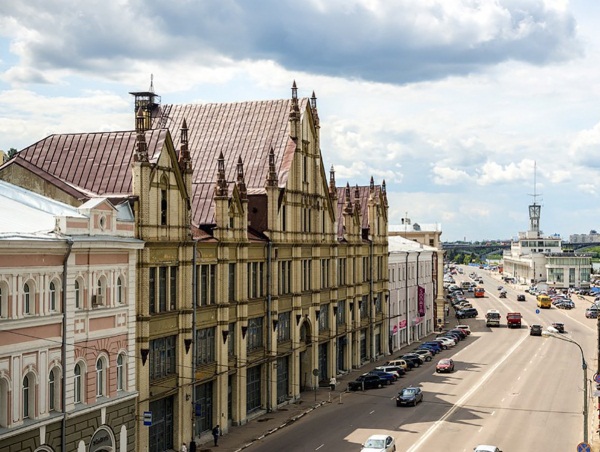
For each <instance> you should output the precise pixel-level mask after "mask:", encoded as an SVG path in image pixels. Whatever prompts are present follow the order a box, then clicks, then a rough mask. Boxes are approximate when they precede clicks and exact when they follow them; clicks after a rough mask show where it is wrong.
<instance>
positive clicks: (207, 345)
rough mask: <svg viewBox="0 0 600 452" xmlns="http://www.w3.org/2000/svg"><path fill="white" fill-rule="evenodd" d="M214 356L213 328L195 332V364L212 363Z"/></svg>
mask: <svg viewBox="0 0 600 452" xmlns="http://www.w3.org/2000/svg"><path fill="white" fill-rule="evenodd" d="M215 355H216V344H215V328H214V327H212V328H203V329H200V330H197V331H196V364H207V363H214V362H215Z"/></svg>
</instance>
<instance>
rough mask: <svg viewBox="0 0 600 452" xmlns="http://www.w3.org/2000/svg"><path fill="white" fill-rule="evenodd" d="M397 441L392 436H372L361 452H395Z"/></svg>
mask: <svg viewBox="0 0 600 452" xmlns="http://www.w3.org/2000/svg"><path fill="white" fill-rule="evenodd" d="M395 450H396V440H395V439H394V437H393V436H390V435H371V436H369V438H367V440H366V441H365V443H364V444H363V446H362V449H361V450H360V452H394V451H395Z"/></svg>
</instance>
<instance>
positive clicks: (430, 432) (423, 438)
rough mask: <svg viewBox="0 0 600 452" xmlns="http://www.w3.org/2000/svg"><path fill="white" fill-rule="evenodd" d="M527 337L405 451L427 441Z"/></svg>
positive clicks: (411, 451) (413, 449) (518, 342)
mask: <svg viewBox="0 0 600 452" xmlns="http://www.w3.org/2000/svg"><path fill="white" fill-rule="evenodd" d="M528 337H529V335H522V336H521V339H520V340H519V341H517V342H516V343H515V345H513V346H512V348H511V349H510V350H508V351H507V352H506V354H505V355H504V357H503V358H502V359H501V360H499V361H498V362H497V363H496V364H494V365H493V366H492V367H491V368H490V369H489V370H488V371H487V372H486V374H485V375H484V376H483V378H481V380H479V382H478V383H477V384H476V385H475V386H472V387H471V389H470V390H469V391H468V392H467V393H466V394H465V395H463V396H462V397H461V398H460V399H459V400H458V402H456V403H455V404H454V406H453V407H452V408H450V409H449V410H448V412H447V413H446V414H444V415H443V416H442V417H441V418H440V419H439V420H437V421H435V423H434V424H433V425H432V426H431V427H429V429H427V431H426V432H425V433H424V434H423V435H422V436H421V438H419V441H417V442H416V443H415V444H413V445H412V446H411V447H410V449H408V450H407V451H406V452H415V451H417V450H418V448H419V447H421V446H422V445H423V444H424V443H425V441H427V439H428V438H429V437H430V436H431V435H433V434H434V432H435V431H436V430H437V429H438V428H439V427H440V426H441V425H442V423H444V422H445V421H446V419H448V418H449V417H450V416H452V415H453V414H454V412H455V411H456V410H458V409H459V408H462V407H463V406H464V405H465V403H466V402H467V400H469V398H470V397H471V396H472V395H473V394H474V393H475V391H477V390H478V389H479V388H480V387H481V386H482V385H483V384H484V383H485V382H486V381H487V380H488V378H490V376H492V374H494V372H495V371H496V369H498V367H500V366H501V365H502V364H503V363H504V361H506V360H507V359H508V357H509V356H510V355H512V354H513V353H514V351H515V350H516V349H517V348H519V346H520V345H521V344H522V343H523V342H524V341H525V339H527V338H528ZM502 400H504V399H502Z"/></svg>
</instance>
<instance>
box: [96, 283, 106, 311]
mask: <svg viewBox="0 0 600 452" xmlns="http://www.w3.org/2000/svg"><path fill="white" fill-rule="evenodd" d="M105 298H106V284H105V283H104V278H100V279H98V282H97V288H96V304H97V305H98V306H102V305H104V304H105V302H106V299H105Z"/></svg>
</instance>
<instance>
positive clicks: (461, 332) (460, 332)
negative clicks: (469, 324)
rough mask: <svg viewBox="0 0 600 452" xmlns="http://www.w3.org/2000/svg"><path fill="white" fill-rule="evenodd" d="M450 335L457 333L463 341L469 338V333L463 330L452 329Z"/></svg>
mask: <svg viewBox="0 0 600 452" xmlns="http://www.w3.org/2000/svg"><path fill="white" fill-rule="evenodd" d="M448 332H449V333H456V334H458V335H459V336H460V338H461V339H465V338H466V337H467V333H465V332H464V331H463V330H461V329H460V328H452V329H451V330H449V331H448Z"/></svg>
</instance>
